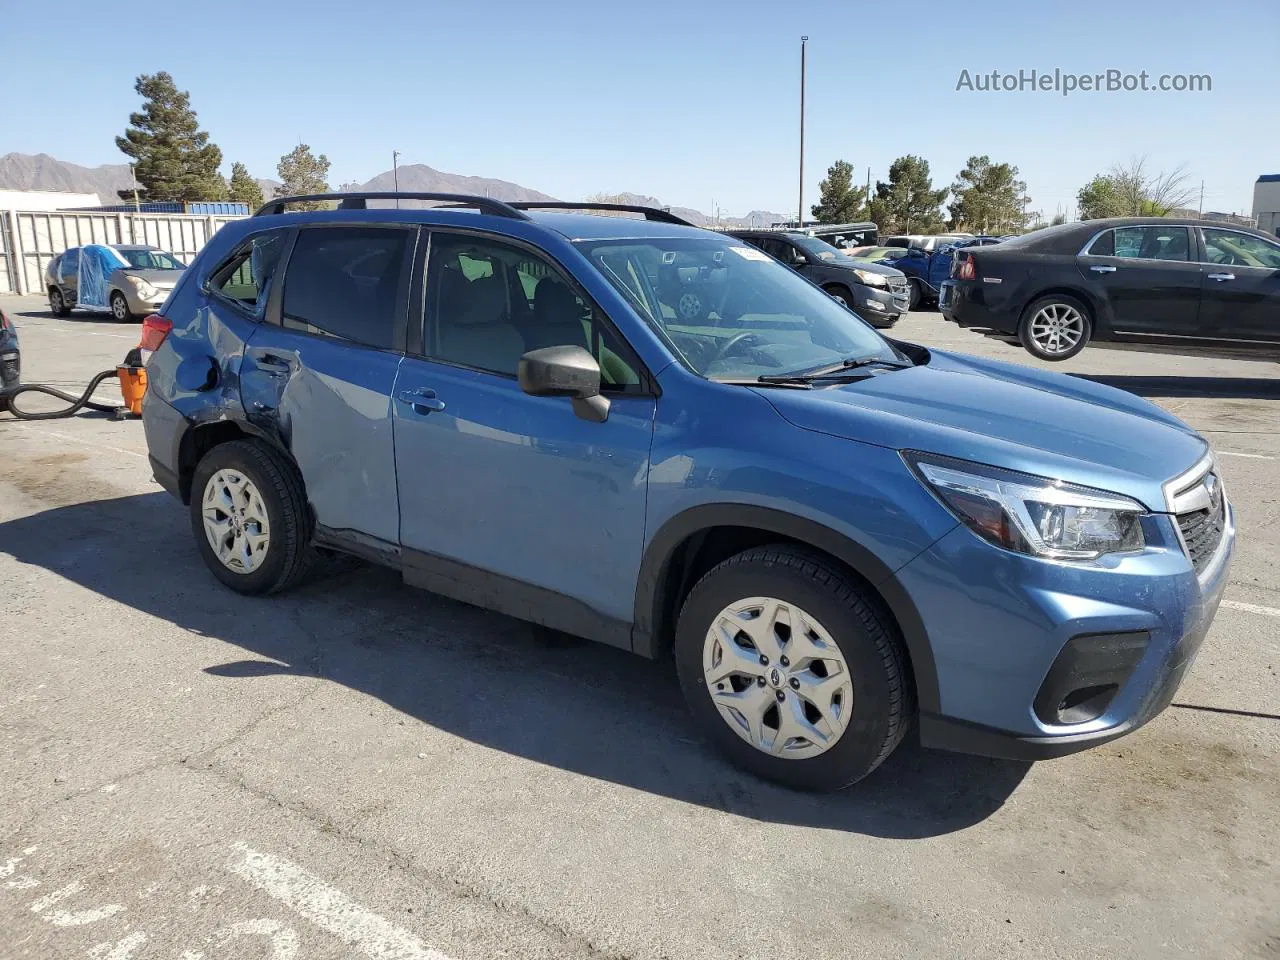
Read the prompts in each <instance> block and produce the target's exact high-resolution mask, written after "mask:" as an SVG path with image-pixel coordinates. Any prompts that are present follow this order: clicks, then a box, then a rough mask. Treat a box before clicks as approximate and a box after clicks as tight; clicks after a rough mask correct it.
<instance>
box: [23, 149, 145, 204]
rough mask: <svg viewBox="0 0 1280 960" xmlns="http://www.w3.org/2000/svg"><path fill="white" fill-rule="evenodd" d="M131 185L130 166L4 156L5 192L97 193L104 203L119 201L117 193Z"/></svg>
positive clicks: (44, 154) (40, 155)
mask: <svg viewBox="0 0 1280 960" xmlns="http://www.w3.org/2000/svg"><path fill="white" fill-rule="evenodd" d="M130 183H131V181H130V179H129V165H128V164H127V163H111V164H106V165H104V166H101V167H81V166H79V165H77V164H74V163H68V162H67V161H65V160H57V159H55V158H53V157H51V156H49V155H48V154H47V153H37V154H35V155H34V156H31V155H29V154H25V153H6V154H5V155H4V156H3V157H0V188H3V189H5V190H59V191H63V192H66V193H96V194H97V195H98V198H99V199H100V200H102V202H103V203H112V202H114V201H115V200H116V199H117V198H116V191H117V190H124V189H125V188H126V187H128V186H129V184H130Z"/></svg>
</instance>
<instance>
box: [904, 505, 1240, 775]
mask: <svg viewBox="0 0 1280 960" xmlns="http://www.w3.org/2000/svg"><path fill="white" fill-rule="evenodd" d="M1144 533H1145V534H1146V539H1147V549H1146V550H1144V551H1143V552H1141V553H1138V554H1131V555H1127V556H1112V557H1107V558H1103V560H1101V561H1099V562H1098V563H1096V564H1090V565H1073V564H1070V563H1056V562H1049V561H1044V560H1038V559H1034V558H1031V557H1026V556H1022V555H1020V554H1014V553H1010V552H1008V551H1003V550H999V549H997V548H996V547H993V546H991V545H990V544H988V543H986V542H985V541H983V540H981V539H979V538H978V537H977V536H976V535H974V534H973V533H971V532H970V531H969V530H968V529H967V528H964V527H959V528H957V529H956V530H953V531H952V532H951V533H949V534H947V535H946V536H945V537H943V538H942V539H941V540H940V541H938V543H936V544H935V545H934V546H933V547H931V548H930V549H929V550H927V551H925V553H924V554H922V555H921V556H920V557H917V558H916V559H915V560H913V561H912V562H911V563H909V564H908V565H907V566H906V567H904V568H903V569H902V570H901V571H899V573H898V580H899V582H900V583H901V584H902V586H903V587H904V588H905V589H906V590H907V591H908V592H909V593H910V594H911V595H912V598H913V600H914V601H915V604H916V607H917V609H919V610H920V611H921V614H922V619H923V620H924V627H925V631H926V633H927V635H928V637H929V643H930V647H931V649H932V651H933V655H934V663H935V667H936V670H937V678H938V692H939V697H938V709H937V710H936V711H930V712H925V713H922V715H921V717H920V740H921V743H922V744H923V745H924V746H926V747H934V748H937V749H945V750H955V751H958V752H962V753H975V754H981V755H985V756H995V757H1005V758H1010V759H1016V760H1042V759H1049V758H1052V757H1060V756H1064V755H1066V754H1070V753H1075V752H1077V751H1080V750H1084V749H1087V748H1089V747H1093V746H1097V745H1098V744H1101V743H1106V742H1107V741H1109V740H1114V739H1116V738H1117V737H1121V736H1124V735H1125V734H1127V733H1130V732H1131V731H1133V730H1136V729H1137V728H1138V727H1140V726H1142V725H1143V724H1145V723H1147V722H1148V721H1149V720H1151V719H1152V718H1153V717H1155V716H1156V715H1157V714H1159V713H1160V712H1161V711H1162V710H1164V709H1165V707H1167V706H1168V705H1169V703H1170V702H1171V701H1172V699H1173V697H1174V694H1175V693H1176V692H1177V689H1178V686H1179V685H1180V684H1181V682H1182V680H1183V678H1184V677H1185V676H1186V673H1187V671H1188V669H1190V667H1191V664H1192V662H1193V661H1194V659H1195V656H1196V653H1197V652H1198V650H1199V648H1200V645H1201V643H1202V642H1203V640H1204V637H1205V634H1206V633H1207V632H1208V630H1209V626H1210V624H1211V623H1212V621H1213V617H1214V614H1215V613H1216V612H1217V609H1218V604H1219V602H1220V601H1221V598H1222V592H1223V589H1224V588H1225V586H1226V582H1227V576H1228V571H1229V569H1230V565H1231V558H1232V553H1233V549H1234V540H1235V517H1234V512H1233V511H1232V510H1231V508H1230V506H1229V505H1228V507H1227V513H1226V526H1225V530H1224V532H1223V536H1222V540H1221V543H1220V546H1219V549H1218V551H1217V553H1216V554H1215V556H1214V559H1213V561H1212V562H1211V563H1210V564H1209V565H1208V566H1206V567H1205V569H1204V570H1202V571H1201V573H1200V574H1199V575H1197V574H1196V572H1195V571H1194V570H1193V569H1192V566H1191V563H1190V561H1189V560H1188V559H1187V557H1186V554H1185V553H1184V552H1183V549H1182V546H1181V543H1180V542H1179V540H1178V535H1177V532H1176V528H1175V524H1174V520H1173V518H1172V516H1170V515H1168V514H1153V515H1151V516H1149V517H1147V518H1145V520H1144ZM975 571H980V572H979V573H977V574H976V575H975ZM1095 635H1121V636H1144V635H1145V642H1144V646H1143V648H1142V649H1141V651H1140V653H1139V654H1138V655H1137V659H1136V661H1135V662H1134V663H1133V664H1131V665H1130V666H1129V667H1127V668H1126V672H1125V677H1124V679H1123V682H1121V683H1120V684H1119V686H1118V689H1116V690H1115V691H1114V693H1113V694H1112V695H1111V698H1110V700H1109V701H1108V702H1107V705H1106V706H1105V709H1103V710H1102V712H1101V713H1100V714H1098V715H1097V716H1094V717H1092V718H1090V719H1087V720H1084V721H1083V722H1078V723H1065V722H1046V720H1045V719H1044V718H1043V716H1042V715H1038V713H1037V708H1036V700H1037V695H1038V694H1040V692H1041V691H1042V688H1046V687H1047V686H1048V685H1049V683H1050V677H1051V671H1052V670H1053V668H1054V665H1055V663H1056V662H1058V659H1059V655H1060V654H1061V653H1062V652H1063V651H1064V648H1066V647H1067V645H1068V644H1069V643H1071V642H1072V641H1073V640H1076V639H1077V638H1085V637H1092V636H1095ZM1043 712H1044V711H1043V710H1041V711H1040V714H1043Z"/></svg>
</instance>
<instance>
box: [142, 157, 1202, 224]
mask: <svg viewBox="0 0 1280 960" xmlns="http://www.w3.org/2000/svg"><path fill="white" fill-rule="evenodd" d="M129 183H130V184H132V185H133V212H134V213H138V212H139V211H141V209H142V206H141V204H139V203H138V178H137V177H136V176H134V173H133V164H132V163H131V164H129ZM1201 192H1202V193H1203V191H1201Z"/></svg>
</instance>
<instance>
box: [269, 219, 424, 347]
mask: <svg viewBox="0 0 1280 960" xmlns="http://www.w3.org/2000/svg"><path fill="white" fill-rule="evenodd" d="M413 236H414V233H413V231H411V230H405V229H398V228H395V227H318V228H313V229H310V230H302V231H300V232H299V233H298V241H297V243H295V244H294V247H293V253H291V254H290V255H289V267H288V270H287V271H286V273H285V279H284V309H283V314H284V316H283V319H284V325H285V326H286V327H293V328H295V329H298V330H306V331H307V332H308V333H320V334H326V335H328V336H332V337H339V338H341V339H343V340H352V341H355V342H356V343H363V344H366V345H368V346H370V347H378V348H379V349H382V350H391V349H395V347H396V332H395V331H396V326H397V325H396V318H397V312H398V311H399V310H400V309H401V307H400V301H401V297H400V288H401V282H402V280H403V279H404V278H405V276H406V263H407V253H408V251H409V244H410V242H411V241H412V239H413Z"/></svg>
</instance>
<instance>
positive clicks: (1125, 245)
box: [1111, 226, 1191, 260]
mask: <svg viewBox="0 0 1280 960" xmlns="http://www.w3.org/2000/svg"><path fill="white" fill-rule="evenodd" d="M1111 232H1112V233H1113V234H1114V235H1115V241H1114V242H1115V253H1114V254H1113V256H1117V257H1128V258H1136V259H1139V260H1190V259H1191V245H1190V242H1189V240H1188V234H1187V228H1186V227H1163V226H1161V227H1155V226H1153V227H1116V229H1115V230H1113V231H1111Z"/></svg>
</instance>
